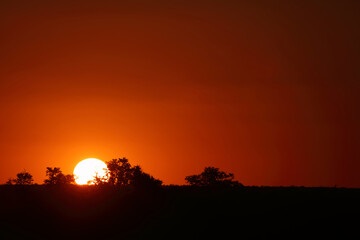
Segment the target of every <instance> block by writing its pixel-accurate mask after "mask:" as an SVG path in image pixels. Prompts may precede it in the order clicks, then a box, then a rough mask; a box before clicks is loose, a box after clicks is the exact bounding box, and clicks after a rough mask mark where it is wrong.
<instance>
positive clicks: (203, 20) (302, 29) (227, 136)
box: [0, 0, 360, 187]
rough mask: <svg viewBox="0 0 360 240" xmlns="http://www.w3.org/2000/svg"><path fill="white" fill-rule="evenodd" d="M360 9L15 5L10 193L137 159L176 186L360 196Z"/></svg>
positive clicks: (2, 157) (8, 83)
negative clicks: (85, 167) (15, 184)
mask: <svg viewBox="0 0 360 240" xmlns="http://www.w3.org/2000/svg"><path fill="white" fill-rule="evenodd" d="M359 10H360V3H359V2H358V1H291V2H289V1H256V3H255V1H220V0H214V1H205V0H204V1H199V0H191V1H190V0H189V1H165V0H164V1H115V0H113V1H110V0H105V1H95V0H86V1H85V0H82V1H45V0H43V1H36V0H33V1H26V0H23V1H21V0H20V1H6V0H5V1H1V2H0V183H3V182H5V181H6V179H7V178H9V177H14V176H15V174H16V173H17V172H19V171H22V170H23V169H26V170H27V171H29V172H30V173H32V174H33V175H34V177H35V180H36V181H37V182H39V183H40V182H42V180H43V179H44V178H45V169H46V167H48V166H49V167H55V166H57V167H61V169H62V170H63V171H64V172H65V173H71V172H72V171H73V168H74V167H75V165H76V164H77V162H79V161H80V160H82V159H84V158H89V157H95V158H99V159H102V160H110V159H112V158H117V157H124V156H125V157H127V158H128V159H129V160H130V162H131V163H133V164H140V165H141V166H142V167H143V169H144V170H145V171H146V172H149V173H150V174H152V175H154V176H155V177H156V178H159V179H161V180H163V181H164V183H165V184H171V183H173V184H183V183H184V178H185V176H187V175H190V174H194V173H199V172H201V171H202V169H203V168H204V167H205V166H215V167H219V168H220V169H222V170H225V171H229V172H233V173H234V174H235V177H236V179H237V180H239V181H240V182H242V183H244V184H246V185H304V186H334V185H338V186H347V187H360V178H359V177H358V176H359V172H360V154H359V151H360V150H359V149H360V140H359V136H360V127H359V123H360V114H359V109H358V108H359V107H358V106H359V103H360V101H359V100H360V95H359V91H360V67H359V66H360V45H359V42H360V28H359V27H358V23H359V22H360V15H359V14H358V13H359Z"/></svg>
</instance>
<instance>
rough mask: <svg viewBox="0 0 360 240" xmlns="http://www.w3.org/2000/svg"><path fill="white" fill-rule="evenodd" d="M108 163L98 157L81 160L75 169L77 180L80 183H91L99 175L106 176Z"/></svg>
mask: <svg viewBox="0 0 360 240" xmlns="http://www.w3.org/2000/svg"><path fill="white" fill-rule="evenodd" d="M106 169H107V166H106V164H105V163H104V162H103V161H101V160H99V159H96V158H88V159H85V160H82V161H81V162H79V163H78V164H77V165H76V167H75V169H74V175H75V182H76V183H77V184H79V185H84V184H91V183H90V181H92V180H94V177H95V176H96V175H97V176H99V177H105V176H106Z"/></svg>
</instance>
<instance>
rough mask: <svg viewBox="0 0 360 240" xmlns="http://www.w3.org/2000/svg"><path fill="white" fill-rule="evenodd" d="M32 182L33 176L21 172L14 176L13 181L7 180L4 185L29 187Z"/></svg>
mask: <svg viewBox="0 0 360 240" xmlns="http://www.w3.org/2000/svg"><path fill="white" fill-rule="evenodd" d="M33 181H34V179H33V176H32V175H31V174H30V173H28V172H26V171H25V170H24V171H23V172H20V173H18V174H16V178H15V179H12V178H9V180H8V181H7V182H6V184H8V185H12V184H16V185H31V184H32V183H33Z"/></svg>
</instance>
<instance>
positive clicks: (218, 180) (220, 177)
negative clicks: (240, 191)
mask: <svg viewBox="0 0 360 240" xmlns="http://www.w3.org/2000/svg"><path fill="white" fill-rule="evenodd" d="M233 179H234V174H233V173H226V172H223V171H220V170H219V168H215V167H205V169H204V171H203V172H202V173H200V174H198V175H190V176H187V177H185V181H186V182H187V183H188V184H190V185H191V186H200V187H202V186H243V185H242V184H241V183H239V182H238V181H234V180H233Z"/></svg>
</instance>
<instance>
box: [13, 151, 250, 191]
mask: <svg viewBox="0 0 360 240" xmlns="http://www.w3.org/2000/svg"><path fill="white" fill-rule="evenodd" d="M106 165H107V169H105V172H106V174H105V175H104V176H98V175H97V174H96V175H95V176H94V179H93V180H92V181H90V182H89V184H95V185H113V186H128V185H132V186H135V187H139V188H149V187H160V186H161V185H162V181H161V180H159V179H156V178H154V177H153V176H151V175H150V174H148V173H145V172H143V170H142V169H141V167H140V166H138V165H136V166H132V165H131V164H130V162H129V160H128V159H127V158H117V159H112V160H111V161H107V162H106ZM46 176H47V179H45V180H44V184H46V185H64V184H75V178H76V176H74V175H73V174H63V173H62V171H61V169H60V168H59V167H54V168H52V167H47V168H46ZM33 181H34V180H33V177H32V175H31V174H30V173H29V172H26V171H25V170H24V171H23V172H20V173H18V174H17V178H16V179H12V178H10V179H9V180H8V181H7V182H6V184H7V185H12V184H16V185H31V184H32V183H33ZM185 181H186V182H187V183H188V184H189V185H191V186H197V187H216V186H233V187H235V186H243V185H242V184H241V183H239V182H238V181H235V180H234V174H233V173H226V172H224V171H220V170H219V168H215V167H205V169H204V171H203V172H202V173H200V174H198V175H191V176H186V177H185Z"/></svg>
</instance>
